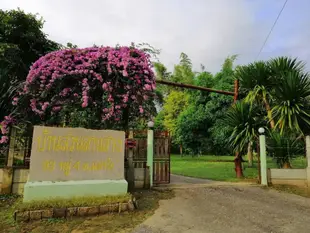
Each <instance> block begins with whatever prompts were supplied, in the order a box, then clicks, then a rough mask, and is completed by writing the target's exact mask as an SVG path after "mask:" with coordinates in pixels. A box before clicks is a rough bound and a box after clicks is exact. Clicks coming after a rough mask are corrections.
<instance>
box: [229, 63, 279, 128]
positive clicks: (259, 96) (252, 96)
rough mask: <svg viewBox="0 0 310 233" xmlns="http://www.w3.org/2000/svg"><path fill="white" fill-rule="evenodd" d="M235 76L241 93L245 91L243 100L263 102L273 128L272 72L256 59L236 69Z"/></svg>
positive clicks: (266, 65)
mask: <svg viewBox="0 0 310 233" xmlns="http://www.w3.org/2000/svg"><path fill="white" fill-rule="evenodd" d="M235 78H236V79H238V80H239V82H240V87H241V93H242V92H245V93H246V98H245V101H246V102H249V103H250V104H251V105H253V104H259V103H263V104H264V107H265V109H266V112H267V117H268V120H269V122H270V127H271V128H274V126H275V123H274V120H273V117H272V111H271V106H270V103H271V102H272V94H271V93H272V89H273V87H274V84H275V80H274V79H273V76H272V72H271V69H270V67H269V66H268V64H267V63H266V62H264V61H258V62H254V63H251V64H249V65H246V66H240V67H238V68H237V69H236V72H235Z"/></svg>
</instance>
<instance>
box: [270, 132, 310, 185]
mask: <svg viewBox="0 0 310 233" xmlns="http://www.w3.org/2000/svg"><path fill="white" fill-rule="evenodd" d="M266 149H267V156H268V157H269V158H271V160H267V168H268V171H267V173H268V174H267V177H268V182H269V183H271V184H284V185H296V186H303V187H305V186H308V187H310V186H309V185H310V136H306V137H305V138H297V139H296V138H295V139H292V138H288V137H283V136H281V135H272V136H268V137H267V138H266Z"/></svg>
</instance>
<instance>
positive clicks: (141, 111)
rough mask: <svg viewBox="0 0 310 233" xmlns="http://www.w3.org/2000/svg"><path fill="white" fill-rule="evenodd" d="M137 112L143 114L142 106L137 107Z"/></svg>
mask: <svg viewBox="0 0 310 233" xmlns="http://www.w3.org/2000/svg"><path fill="white" fill-rule="evenodd" d="M139 111H140V113H141V114H142V113H143V112H144V110H143V108H142V106H139Z"/></svg>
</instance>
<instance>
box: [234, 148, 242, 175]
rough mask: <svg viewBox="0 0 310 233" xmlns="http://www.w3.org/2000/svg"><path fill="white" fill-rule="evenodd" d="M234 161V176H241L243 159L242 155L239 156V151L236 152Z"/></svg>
mask: <svg viewBox="0 0 310 233" xmlns="http://www.w3.org/2000/svg"><path fill="white" fill-rule="evenodd" d="M234 162H235V171H236V177H237V178H243V171H242V162H243V159H242V156H240V153H239V152H236V155H235V159H234Z"/></svg>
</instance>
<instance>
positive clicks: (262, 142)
mask: <svg viewBox="0 0 310 233" xmlns="http://www.w3.org/2000/svg"><path fill="white" fill-rule="evenodd" d="M258 132H259V134H260V135H259V148H260V163H261V165H260V169H261V177H262V178H261V185H265V186H267V185H268V182H267V155H266V136H265V129H264V128H259V129H258Z"/></svg>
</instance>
